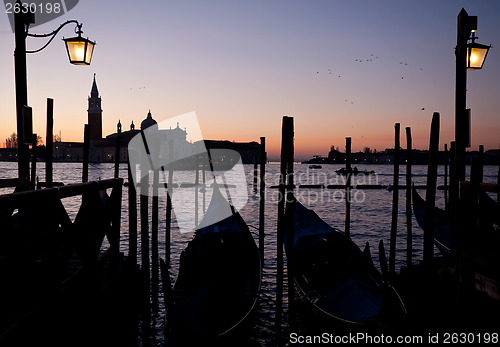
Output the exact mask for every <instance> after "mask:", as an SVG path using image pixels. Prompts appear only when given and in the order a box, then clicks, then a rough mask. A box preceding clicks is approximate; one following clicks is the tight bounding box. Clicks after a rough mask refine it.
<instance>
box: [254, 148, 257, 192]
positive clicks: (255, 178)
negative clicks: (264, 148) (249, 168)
mask: <svg viewBox="0 0 500 347" xmlns="http://www.w3.org/2000/svg"><path fill="white" fill-rule="evenodd" d="M257 172H258V171H257V156H254V157H253V192H254V194H256V193H257V176H258V175H257Z"/></svg>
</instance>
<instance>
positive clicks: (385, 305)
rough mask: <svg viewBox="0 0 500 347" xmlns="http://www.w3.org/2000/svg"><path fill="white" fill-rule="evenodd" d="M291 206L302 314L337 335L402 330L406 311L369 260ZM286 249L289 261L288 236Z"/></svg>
mask: <svg viewBox="0 0 500 347" xmlns="http://www.w3.org/2000/svg"><path fill="white" fill-rule="evenodd" d="M293 205H294V206H295V208H294V220H295V222H294V242H293V247H294V257H295V262H294V264H295V270H294V271H295V273H294V282H295V285H296V287H297V294H298V297H299V299H300V301H301V302H302V303H303V304H304V306H305V307H306V308H308V309H306V310H304V311H305V312H310V314H312V316H313V318H314V319H318V320H319V321H322V322H325V323H327V325H328V326H331V325H330V324H334V325H335V326H336V327H337V328H340V329H347V330H349V329H356V330H357V329H363V328H366V329H367V330H375V331H384V332H396V331H402V330H403V329H405V321H406V308H405V306H404V304H403V302H402V300H401V298H400V296H399V294H398V293H397V291H396V290H395V289H394V288H393V287H392V286H391V285H390V284H388V283H387V282H385V281H384V279H383V277H382V275H381V273H380V272H379V271H378V270H377V268H376V267H375V266H374V265H373V263H372V261H371V259H370V257H368V256H367V254H366V253H365V252H362V251H361V250H360V249H359V248H358V246H357V245H356V244H355V243H354V242H353V241H351V239H349V238H348V237H346V236H345V235H344V233H342V232H341V231H339V230H337V229H334V228H332V227H330V226H329V225H328V224H327V223H326V222H324V221H323V220H322V219H321V218H319V216H318V215H317V214H316V213H315V212H313V211H312V210H310V209H307V208H306V207H304V206H303V205H302V204H300V203H299V202H295V203H293ZM287 219H288V218H287ZM284 243H285V250H286V252H287V255H288V254H289V248H290V247H291V246H292V244H291V242H289V240H288V236H287V235H285V237H284Z"/></svg>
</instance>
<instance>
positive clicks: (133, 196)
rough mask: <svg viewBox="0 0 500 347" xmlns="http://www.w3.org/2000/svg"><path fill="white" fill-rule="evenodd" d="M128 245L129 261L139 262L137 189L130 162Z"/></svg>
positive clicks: (132, 262) (134, 168)
mask: <svg viewBox="0 0 500 347" xmlns="http://www.w3.org/2000/svg"><path fill="white" fill-rule="evenodd" d="M127 166H128V170H127V171H128V235H129V236H128V245H129V254H128V257H129V261H130V263H131V264H134V265H135V264H137V191H136V189H135V187H136V186H135V182H134V179H133V176H132V170H134V171H135V170H136V167H135V165H134V167H133V168H131V166H130V161H129V162H128V165H127Z"/></svg>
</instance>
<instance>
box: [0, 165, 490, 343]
mask: <svg viewBox="0 0 500 347" xmlns="http://www.w3.org/2000/svg"><path fill="white" fill-rule="evenodd" d="M340 167H341V165H323V167H322V168H321V169H313V170H311V169H309V166H308V165H306V164H296V165H295V168H294V169H295V183H296V184H297V185H299V184H324V185H325V186H326V185H328V184H342V183H344V181H343V178H342V177H341V176H338V175H337V174H336V173H335V172H334V170H336V169H338V168H340ZM358 168H359V169H360V170H373V171H375V172H376V175H374V176H370V177H369V178H367V177H364V176H359V177H356V176H355V177H354V178H353V181H352V184H353V185H356V184H382V185H389V184H392V180H393V178H392V173H393V167H392V166H390V165H360V166H358ZM0 169H1V171H0V172H1V174H0V177H1V178H12V177H16V176H17V164H16V163H0ZM37 169H38V173H39V177H40V180H41V181H44V180H45V177H44V175H45V173H44V163H38V164H37ZM405 169H406V168H405V166H403V165H402V166H401V167H400V184H404V183H405ZM412 171H413V179H414V181H415V183H416V184H425V183H426V172H427V167H426V166H423V165H422V166H414V167H413V169H412ZM443 172H444V167H439V171H438V173H439V175H440V176H439V177H438V185H442V184H443V177H442V174H443ZM497 172H498V168H497V167H494V166H486V167H485V168H484V181H485V182H489V183H496V181H497ZM245 174H246V176H247V191H248V197H249V198H248V203H247V204H246V205H245V207H244V208H243V209H242V210H241V214H242V216H243V218H244V219H245V221H246V222H247V224H249V225H251V226H255V227H257V226H258V224H259V216H258V211H259V197H258V194H254V192H253V185H252V184H253V165H245ZM278 174H279V164H277V163H271V164H268V165H267V166H266V186H267V187H268V189H267V191H266V206H265V211H266V213H265V232H266V239H265V266H264V277H263V282H262V295H261V300H260V306H259V309H258V312H257V322H256V325H255V328H254V331H253V333H252V336H250V340H252V341H253V342H256V343H257V344H260V345H262V346H269V345H273V344H275V342H276V336H275V333H274V330H273V326H274V311H273V310H274V299H275V274H276V262H275V258H276V211H277V189H273V188H269V187H270V186H271V185H275V184H277V183H278V177H279V176H278ZM81 175H82V164H81V163H55V164H54V181H60V182H63V183H64V184H69V183H78V182H81ZM112 177H113V165H112V164H90V167H89V180H99V179H107V178H112ZM120 177H127V167H126V165H124V164H122V165H121V166H120ZM193 178H194V177H192V175H191V176H190V175H187V174H186V175H185V176H183V177H180V179H181V180H183V181H184V182H189V181H190V182H193ZM228 183H229V182H228ZM187 189H189V188H187ZM10 192H12V189H0V194H5V193H10ZM192 192H193V196H194V188H193V189H192ZM420 192H421V194H424V191H423V190H421V191H420ZM174 194H175V192H174ZM392 195H393V194H392V192H391V191H388V190H385V189H380V190H378V189H377V190H356V189H354V190H353V191H352V198H353V203H352V205H351V238H352V239H353V241H354V242H355V243H356V244H357V245H358V246H360V247H361V248H363V247H364V245H365V243H366V242H367V241H368V242H369V243H370V245H371V252H372V256H373V258H374V261H375V263H376V264H377V266H378V246H377V245H378V243H379V241H380V240H383V241H384V244H385V245H386V252H388V245H389V236H390V235H389V234H390V228H391V214H392ZM296 196H297V198H298V199H299V200H300V201H301V202H302V203H304V204H305V205H306V206H309V207H310V208H312V209H314V211H316V213H317V214H318V215H319V216H320V217H321V218H323V219H324V220H325V221H326V222H328V223H329V224H330V225H331V226H333V227H336V228H339V229H344V220H345V202H344V200H343V191H342V190H332V189H300V188H299V189H296ZM199 199H200V200H199V201H200V206H201V204H202V196H201V195H200V197H199ZM208 202H209V195H207V196H206V205H207V206H208ZM63 203H64V205H65V207H66V209H67V211H68V213H69V214H70V217H71V218H74V217H75V216H76V213H77V211H78V207H79V204H80V199H79V198H69V199H65V200H63ZM436 204H437V206H440V207H443V205H444V193H443V191H438V193H437V201H436ZM165 207H166V199H165V198H164V197H160V211H159V216H160V225H159V231H160V240H159V248H160V249H159V251H160V257H162V258H165V247H164V245H165V238H164V233H163V232H162V231H163V230H165V220H164V217H163V219H162V216H165ZM200 208H202V207H200ZM174 213H175V211H174ZM139 218H140V215H139ZM138 225H139V226H140V220H139V221H138ZM412 225H413V232H414V236H413V250H414V251H413V254H414V259H413V261H418V260H420V259H421V258H422V241H423V238H422V231H421V230H420V229H419V228H418V226H417V224H416V221H415V220H414V219H413V224H412ZM121 229H122V230H121V249H122V251H123V252H124V253H125V254H128V189H127V187H124V190H123V202H122V228H121ZM250 230H251V231H252V232H253V233H254V235H255V239H256V242H257V241H258V237H257V230H255V229H254V228H252V227H251V228H250ZM192 237H193V234H192V233H184V234H182V233H180V232H179V228H178V227H177V226H176V224H175V222H174V223H173V226H172V242H171V252H172V258H171V264H172V269H171V275H172V277H173V278H174V279H175V276H176V274H177V271H178V265H179V264H178V260H179V255H180V252H181V251H182V250H183V249H184V248H185V246H186V244H187V242H188V241H189V240H190V239H191V238H192ZM138 243H139V246H138V248H139V249H138V259H139V261H140V259H141V258H140V247H141V245H140V240H138ZM405 256H406V216H405V191H404V190H401V191H400V193H399V217H398V239H397V253H396V259H397V269H399V267H400V266H401V265H403V264H404V263H405V262H406V259H405ZM159 295H160V299H159V307H158V312H153V319H152V323H151V324H152V332H151V336H143V335H144V334H142V332H141V329H139V332H138V333H139V340H140V344H141V345H148V344H151V345H156V346H161V345H163V344H164V338H163V316H164V307H163V300H162V298H161V296H162V291H161V288H160V294H159ZM285 300H286V296H285ZM285 307H286V303H285ZM285 320H286V316H285ZM285 330H286V325H285Z"/></svg>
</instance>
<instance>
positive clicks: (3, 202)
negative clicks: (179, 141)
mask: <svg viewBox="0 0 500 347" xmlns="http://www.w3.org/2000/svg"><path fill="white" fill-rule="evenodd" d="M122 185H123V180H122V179H120V178H115V179H109V180H102V181H98V182H87V183H81V184H73V185H66V186H62V187H56V188H47V189H39V190H31V191H24V192H18V193H12V194H5V195H1V196H0V278H1V282H2V285H1V286H0V307H2V310H1V311H0V327H1V329H0V341H1V340H2V338H3V337H5V336H6V335H8V334H9V332H10V331H12V330H13V329H14V330H15V329H17V328H16V327H18V326H20V325H23V323H20V322H23V321H24V319H25V318H26V317H28V316H30V314H31V313H32V312H34V311H36V310H40V307H41V306H43V305H44V302H47V301H50V300H56V299H57V298H58V297H60V296H61V295H63V293H64V292H65V291H67V290H68V288H72V289H71V290H74V288H76V287H81V283H82V282H79V281H81V279H82V278H83V279H85V281H86V282H85V287H86V288H89V287H88V286H87V284H88V283H91V282H92V281H93V278H95V277H96V276H94V275H95V274H98V273H102V271H101V270H102V269H103V268H104V267H105V266H107V267H108V268H109V264H113V263H116V262H117V260H118V259H119V258H120V257H119V255H120V252H119V248H120V219H121V200H122ZM108 189H111V192H110V193H109V194H108ZM77 196H81V205H80V206H79V208H78V213H77V214H76V217H75V218H74V220H73V221H72V219H71V218H70V215H69V214H68V212H67V211H66V209H65V207H64V205H63V203H62V199H65V198H70V197H77ZM105 237H106V239H107V241H108V244H106V243H104V239H105ZM99 276H101V275H99ZM75 281H76V282H77V283H79V284H78V285H74V282H75ZM101 283H102V276H101ZM70 295H72V294H70ZM47 305H50V304H47Z"/></svg>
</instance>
